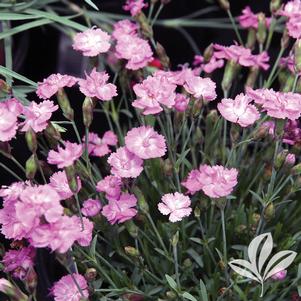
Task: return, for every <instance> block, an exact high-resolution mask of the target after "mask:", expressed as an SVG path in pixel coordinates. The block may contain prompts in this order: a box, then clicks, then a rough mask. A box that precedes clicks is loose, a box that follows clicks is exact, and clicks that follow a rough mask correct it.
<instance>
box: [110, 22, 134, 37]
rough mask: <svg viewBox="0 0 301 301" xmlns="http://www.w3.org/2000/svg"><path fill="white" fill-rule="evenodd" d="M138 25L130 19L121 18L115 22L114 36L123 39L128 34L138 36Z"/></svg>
mask: <svg viewBox="0 0 301 301" xmlns="http://www.w3.org/2000/svg"><path fill="white" fill-rule="evenodd" d="M137 30H138V26H137V24H136V23H133V22H131V21H130V20H121V21H118V22H116V23H115V24H114V30H113V33H112V36H113V38H114V39H116V40H120V39H122V38H123V37H124V36H126V35H132V36H137Z"/></svg>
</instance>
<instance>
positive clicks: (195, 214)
mask: <svg viewBox="0 0 301 301" xmlns="http://www.w3.org/2000/svg"><path fill="white" fill-rule="evenodd" d="M193 213H194V216H195V217H196V218H200V216H201V209H200V207H198V206H196V207H195V209H194V212H193Z"/></svg>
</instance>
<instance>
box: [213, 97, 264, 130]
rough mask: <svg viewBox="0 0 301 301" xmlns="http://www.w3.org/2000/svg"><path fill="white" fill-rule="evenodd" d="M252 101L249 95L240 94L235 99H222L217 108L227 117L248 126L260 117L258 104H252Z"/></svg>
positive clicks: (242, 125)
mask: <svg viewBox="0 0 301 301" xmlns="http://www.w3.org/2000/svg"><path fill="white" fill-rule="evenodd" d="M251 101H252V99H251V98H250V97H249V96H247V95H244V94H239V95H237V96H236V97H235V99H231V98H226V99H222V101H221V102H220V103H219V104H218V105H217V108H218V110H219V112H220V113H221V114H222V116H223V117H224V118H225V119H227V120H229V121H231V122H234V123H238V124H239V125H240V126H241V127H247V126H249V125H252V124H253V123H254V122H255V121H256V120H258V119H259V118H260V114H259V112H258V110H257V108H256V106H255V105H253V104H251Z"/></svg>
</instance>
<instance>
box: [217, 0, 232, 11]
mask: <svg viewBox="0 0 301 301" xmlns="http://www.w3.org/2000/svg"><path fill="white" fill-rule="evenodd" d="M217 2H218V4H219V6H220V7H221V8H222V9H223V10H225V11H227V10H229V9H230V3H229V1H228V0H217Z"/></svg>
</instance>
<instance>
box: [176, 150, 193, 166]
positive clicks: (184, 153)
mask: <svg viewBox="0 0 301 301" xmlns="http://www.w3.org/2000/svg"><path fill="white" fill-rule="evenodd" d="M189 152H190V148H188V149H187V150H186V151H184V152H183V153H182V154H181V156H180V158H179V159H178V160H177V162H176V164H175V167H176V170H178V169H179V167H180V166H181V164H182V162H183V161H184V159H185V158H186V156H187V155H188V154H189Z"/></svg>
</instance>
